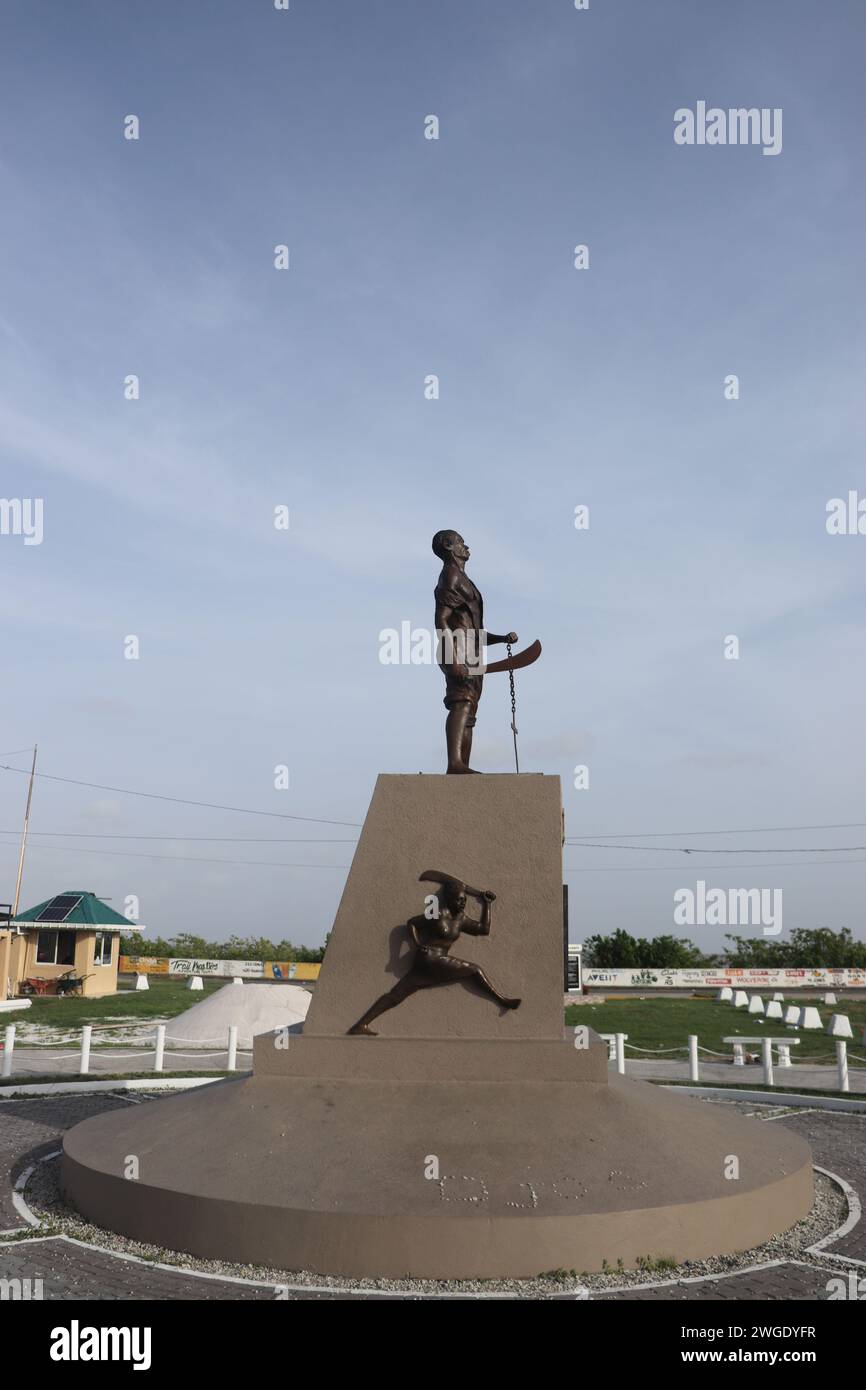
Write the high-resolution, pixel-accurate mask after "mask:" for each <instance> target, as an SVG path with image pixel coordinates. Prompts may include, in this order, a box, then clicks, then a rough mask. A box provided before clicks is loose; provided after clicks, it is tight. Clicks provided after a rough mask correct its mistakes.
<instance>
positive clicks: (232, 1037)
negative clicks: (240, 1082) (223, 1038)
mask: <svg viewBox="0 0 866 1390" xmlns="http://www.w3.org/2000/svg"><path fill="white" fill-rule="evenodd" d="M237 1061H238V1025H237V1024H236V1023H231V1024H229V1067H228V1069H229V1071H234V1069H235V1067H236V1066H237Z"/></svg>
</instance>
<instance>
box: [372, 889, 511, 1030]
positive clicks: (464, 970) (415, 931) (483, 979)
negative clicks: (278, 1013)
mask: <svg viewBox="0 0 866 1390" xmlns="http://www.w3.org/2000/svg"><path fill="white" fill-rule="evenodd" d="M418 877H419V881H420V882H422V883H424V882H427V883H438V884H439V886H440V891H439V893H438V895H437V896H438V914H437V915H436V916H435V917H434V918H428V917H426V916H425V915H424V914H423V913H421V914H420V915H419V916H417V917H410V918H409V921H408V922H407V923H406V926H407V929H408V931H409V935H410V937H411V939H412V941H413V942H414V944H415V955H414V958H413V960H412V964H411V965H410V967H409V969H408V971H407V972H406V974H405V975H404V976H403V977H402V979H400V980H398V981H397V983H396V985H394V987H393V988H392V989H389V990H388V991H387V993H386V994H383V995H381V996H380V998H379V999H377V1000H376V1002H375V1004H372V1005H371V1006H370V1008H369V1009H368V1010H367V1012H366V1013H365V1014H362V1016H361V1017H360V1018H359V1019H358V1022H357V1023H355V1024H354V1025H353V1026H352V1027H351V1028H350V1029H349V1032H350V1033H361V1034H365V1035H366V1036H367V1037H376V1033H375V1032H374V1031H373V1029H372V1028H371V1027H370V1024H371V1023H372V1022H373V1020H374V1019H376V1018H378V1017H379V1016H380V1014H384V1013H386V1012H387V1011H388V1009H395V1008H396V1007H397V1005H398V1004H401V1003H402V1002H403V1000H404V999H408V997H409V995H410V994H414V993H415V992H416V990H419V989H430V988H431V987H432V986H434V985H450V984H453V983H454V982H455V981H456V980H466V981H469V982H471V983H472V984H474V985H475V986H476V987H477V988H478V989H480V990H481V991H482V993H484V994H486V995H487V997H488V998H489V999H495V1000H496V1003H497V1004H499V1005H501V1007H502V1008H503V1009H517V1008H519V1007H520V1000H519V999H509V998H506V996H505V995H503V994H500V993H499V990H498V989H497V988H496V986H495V985H494V984H493V983H492V981H491V980H490V979H489V978H488V976H487V974H486V972H485V971H484V970H482V968H481V966H480V965H475V964H474V963H473V962H472V961H468V960H460V959H459V958H458V957H457V956H452V955H449V952H450V950H451V947H452V946H453V945H454V943H455V941H456V940H457V938H458V937H459V936H460V935H461V934H462V933H464V932H465V933H466V935H467V936H489V935H490V921H491V911H492V905H493V903H494V902H495V901H496V894H495V893H491V892H490V891H489V889H482V888H470V887H469V885H468V884H466V883H464V882H463V881H462V880H461V879H459V878H454V877H452V875H451V874H443V873H440V872H439V870H438V869H426V870H425V872H424V873H423V874H419V876H418ZM468 897H474V898H477V899H478V901H479V902H480V903H481V918H480V920H476V919H475V918H473V917H470V916H469V915H468V914H467V912H466V900H467V898H468Z"/></svg>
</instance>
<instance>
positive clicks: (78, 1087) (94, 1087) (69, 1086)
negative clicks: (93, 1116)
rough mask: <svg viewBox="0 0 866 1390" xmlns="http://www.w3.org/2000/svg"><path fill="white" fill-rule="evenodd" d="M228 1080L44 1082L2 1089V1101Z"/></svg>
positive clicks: (158, 1076) (159, 1077)
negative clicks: (16, 1097)
mask: <svg viewBox="0 0 866 1390" xmlns="http://www.w3.org/2000/svg"><path fill="white" fill-rule="evenodd" d="M229 1075H231V1073H229V1072H226V1073H225V1076H166V1075H165V1073H164V1072H154V1075H153V1078H152V1079H151V1078H150V1077H147V1078H137V1079H136V1080H134V1081H44V1082H35V1083H31V1084H29V1085H21V1086H18V1085H12V1086H0V1101H3V1100H12V1099H13V1098H14V1097H15V1096H60V1095H80V1094H81V1093H82V1092H84V1091H188V1090H191V1089H192V1088H193V1087H195V1086H209V1085H210V1084H211V1082H213V1081H224V1080H226V1078H227V1077H228V1076H229Z"/></svg>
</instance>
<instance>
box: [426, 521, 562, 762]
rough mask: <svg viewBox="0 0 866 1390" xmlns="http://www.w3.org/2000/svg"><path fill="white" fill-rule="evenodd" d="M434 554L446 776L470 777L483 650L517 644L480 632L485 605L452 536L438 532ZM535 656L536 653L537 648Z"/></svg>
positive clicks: (510, 637)
mask: <svg viewBox="0 0 866 1390" xmlns="http://www.w3.org/2000/svg"><path fill="white" fill-rule="evenodd" d="M433 553H434V555H438V557H439V559H440V560H441V561H442V573H441V574H440V576H439V582H438V583H437V585H436V589H435V599H436V632H437V635H438V636H439V642H440V656H441V660H440V662H439V667H440V670H441V671H442V673H443V675H444V676H445V708H446V709H447V710H448V717H447V719H446V721H445V741H446V743H447V745H448V768H447V770H448V772H474V771H475V768H472V767H470V766H469V756H470V753H471V751H472V730H473V729H474V728H475V719H476V715H477V713H478V701H479V700H480V699H481V686H482V682H483V679H484V677H483V675H482V674H481V666H482V662H483V660H484V652H483V644H484V642H485V641H486V642H487V645H488V646H490V647H493V646H496V645H497V644H501V643H503V642H507V643H511V642H516V641H517V633H516V632H507V633H505V634H504V636H497V635H496V634H495V633H491V632H487V633H485V632H484V601H483V599H482V597H481V594H480V593H479V591H478V589H477V588H476V587H475V585H474V584H473V583H472V580H471V579H470V578H469V576H468V574H467V573H466V561H467V560H468V559H469V547H468V546H467V544H466V542H465V541H464V539H463V537H462V536H461V535H459V534H458V533H457V532H456V531H437V532H436V535H435V536H434V537H433ZM539 650H540V648H539Z"/></svg>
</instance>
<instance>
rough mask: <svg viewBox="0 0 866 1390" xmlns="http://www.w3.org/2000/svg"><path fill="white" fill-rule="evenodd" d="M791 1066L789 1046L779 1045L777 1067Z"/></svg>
mask: <svg viewBox="0 0 866 1390" xmlns="http://www.w3.org/2000/svg"><path fill="white" fill-rule="evenodd" d="M790 1065H791V1045H790V1043H779V1066H780V1067H789V1066H790Z"/></svg>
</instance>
